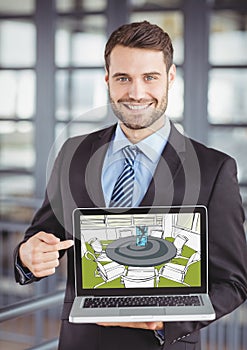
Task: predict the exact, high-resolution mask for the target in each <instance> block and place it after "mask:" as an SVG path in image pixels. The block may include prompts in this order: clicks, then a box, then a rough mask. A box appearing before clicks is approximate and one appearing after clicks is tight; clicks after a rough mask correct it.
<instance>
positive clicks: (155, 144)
mask: <svg viewBox="0 0 247 350" xmlns="http://www.w3.org/2000/svg"><path fill="white" fill-rule="evenodd" d="M170 131H171V123H170V120H169V119H168V117H166V118H165V124H164V126H163V127H162V128H160V129H159V130H158V131H157V132H155V133H154V134H152V135H150V136H148V137H146V138H145V139H143V140H142V141H140V142H138V143H137V144H136V146H137V147H138V148H139V149H140V151H141V152H142V153H144V154H145V156H146V157H148V158H149V159H150V160H151V161H152V162H157V160H158V159H159V157H160V155H161V153H162V151H163V149H164V147H165V145H166V143H167V140H168V137H169V134H170ZM113 141H114V142H113V143H112V153H113V154H114V153H117V152H119V151H120V150H122V149H123V148H124V147H126V146H131V145H133V144H132V143H131V142H130V141H129V140H128V139H127V137H126V136H125V134H124V133H123V131H122V129H121V127H120V124H119V123H118V125H117V128H116V132H115V135H114V139H113Z"/></svg>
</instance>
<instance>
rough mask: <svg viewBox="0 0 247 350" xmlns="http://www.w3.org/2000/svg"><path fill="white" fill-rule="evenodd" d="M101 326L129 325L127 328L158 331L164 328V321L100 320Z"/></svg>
mask: <svg viewBox="0 0 247 350" xmlns="http://www.w3.org/2000/svg"><path fill="white" fill-rule="evenodd" d="M97 324H98V325H99V326H104V327H127V328H141V329H149V330H151V331H158V330H161V329H163V327H164V325H163V322H121V323H120V322H119V323H118V322H100V323H97Z"/></svg>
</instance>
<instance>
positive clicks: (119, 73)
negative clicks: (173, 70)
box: [112, 71, 161, 78]
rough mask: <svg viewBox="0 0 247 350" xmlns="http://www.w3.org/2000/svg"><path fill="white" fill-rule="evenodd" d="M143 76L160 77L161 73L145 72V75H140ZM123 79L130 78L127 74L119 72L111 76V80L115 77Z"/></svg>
mask: <svg viewBox="0 0 247 350" xmlns="http://www.w3.org/2000/svg"><path fill="white" fill-rule="evenodd" d="M142 75H143V76H145V75H161V73H160V72H155V71H154V72H147V73H143V74H142ZM120 76H121V77H123V76H127V77H128V76H130V75H129V74H128V73H121V72H117V73H115V74H113V75H112V78H117V77H120Z"/></svg>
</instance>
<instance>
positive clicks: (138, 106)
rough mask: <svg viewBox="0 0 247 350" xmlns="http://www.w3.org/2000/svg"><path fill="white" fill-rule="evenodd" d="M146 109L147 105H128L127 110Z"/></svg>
mask: <svg viewBox="0 0 247 350" xmlns="http://www.w3.org/2000/svg"><path fill="white" fill-rule="evenodd" d="M147 107H148V105H128V108H129V109H133V110H140V109H146V108H147Z"/></svg>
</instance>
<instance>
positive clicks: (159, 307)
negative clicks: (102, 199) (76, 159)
mask: <svg viewBox="0 0 247 350" xmlns="http://www.w3.org/2000/svg"><path fill="white" fill-rule="evenodd" d="M73 230H74V233H73V234H74V241H75V244H74V253H75V276H76V278H75V289H76V297H75V300H74V302H73V305H72V308H71V312H70V316H69V321H70V322H72V323H97V322H130V321H132V322H145V321H146V322H148V321H165V322H169V321H197V320H213V319H214V318H215V311H214V309H213V306H212V304H211V301H210V298H209V295H208V256H207V252H208V246H207V209H206V207H204V206H172V207H165V206H161V207H138V208H77V209H75V210H74V212H73Z"/></svg>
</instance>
